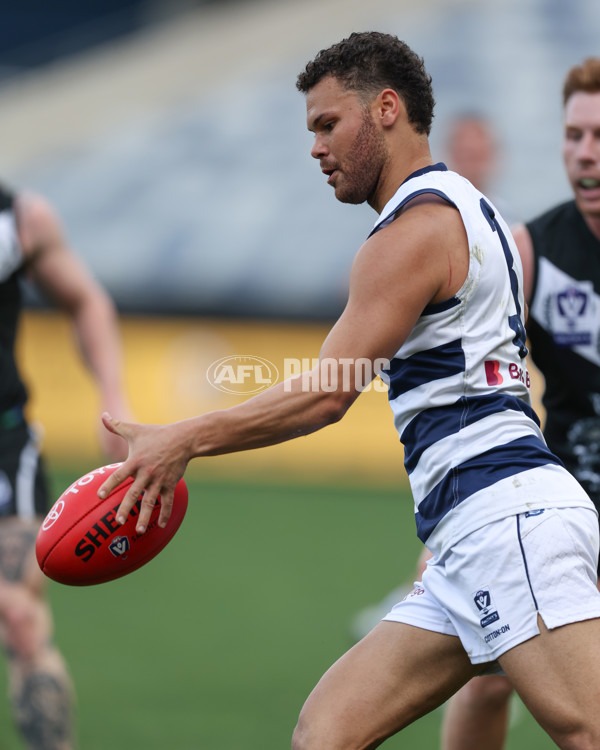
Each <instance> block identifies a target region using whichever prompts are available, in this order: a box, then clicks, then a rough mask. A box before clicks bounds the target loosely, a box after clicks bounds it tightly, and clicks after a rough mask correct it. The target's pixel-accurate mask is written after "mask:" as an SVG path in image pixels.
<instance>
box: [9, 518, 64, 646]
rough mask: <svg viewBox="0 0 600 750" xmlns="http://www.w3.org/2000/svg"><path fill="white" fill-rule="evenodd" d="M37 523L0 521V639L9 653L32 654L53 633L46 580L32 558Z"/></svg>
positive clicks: (29, 521)
mask: <svg viewBox="0 0 600 750" xmlns="http://www.w3.org/2000/svg"><path fill="white" fill-rule="evenodd" d="M38 526H39V522H38V521H34V520H27V521H26V520H22V519H19V518H16V517H10V518H7V519H3V520H1V521H0V639H1V641H2V643H3V645H4V646H5V647H6V648H8V649H9V650H10V651H11V652H14V653H15V654H18V655H22V656H31V655H33V654H35V653H36V652H37V651H38V650H39V649H40V648H41V647H42V646H43V644H44V643H45V642H46V641H47V639H48V637H49V636H50V634H51V631H52V619H51V615H50V609H49V606H48V603H47V601H46V596H45V592H46V581H45V578H44V575H43V574H42V572H41V570H40V569H39V566H38V564H37V561H36V559H35V539H36V534H37V528H38Z"/></svg>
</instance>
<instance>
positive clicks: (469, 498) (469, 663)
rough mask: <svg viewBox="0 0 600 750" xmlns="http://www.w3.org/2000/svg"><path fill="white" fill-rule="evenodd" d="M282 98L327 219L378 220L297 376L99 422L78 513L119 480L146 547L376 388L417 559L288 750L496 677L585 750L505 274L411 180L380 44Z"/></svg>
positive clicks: (453, 194) (583, 616) (574, 503)
mask: <svg viewBox="0 0 600 750" xmlns="http://www.w3.org/2000/svg"><path fill="white" fill-rule="evenodd" d="M297 85H298V88H299V89H300V91H302V92H303V93H304V94H305V95H306V109H307V124H308V128H309V130H310V131H312V132H313V134H314V143H313V146H312V150H311V154H312V156H313V157H314V158H315V159H318V160H319V163H320V167H321V171H322V172H323V173H324V174H325V175H326V177H327V182H328V183H329V184H330V185H331V186H332V187H333V189H334V191H335V195H336V197H337V198H338V200H340V201H342V202H345V203H354V204H359V203H363V202H365V201H366V202H368V204H369V205H370V206H371V207H372V208H373V209H374V210H375V211H376V212H377V213H378V214H379V216H378V218H377V220H376V223H375V227H374V229H373V232H372V233H371V235H370V236H369V238H368V239H367V240H366V242H365V243H364V244H363V245H362V247H361V248H360V250H359V251H358V253H357V255H356V257H355V260H354V264H353V268H352V274H351V281H350V293H349V298H348V304H347V306H346V308H345V310H344V312H343V313H342V315H341V317H340V318H339V320H338V321H337V323H336V324H335V325H334V327H333V328H332V330H331V331H330V333H329V335H328V336H327V338H326V340H325V342H324V344H323V347H322V349H321V354H320V361H319V364H317V366H316V367H315V368H314V369H313V370H312V371H311V372H310V373H306V374H303V375H300V376H298V377H296V378H291V379H290V380H287V381H284V382H283V383H280V384H278V385H275V386H273V387H272V388H270V389H269V390H267V391H264V392H263V393H261V394H259V395H257V396H255V397H254V398H251V399H249V400H247V401H246V402H244V403H243V404H240V405H237V406H234V407H232V408H230V409H224V410H219V411H215V412H210V413H207V414H204V415H201V416H198V417H194V418H191V419H187V420H182V421H180V422H175V423H172V424H166V425H140V424H133V423H125V422H122V421H119V420H117V419H114V418H112V417H111V416H110V415H108V414H106V415H104V418H103V419H104V424H105V425H106V427H107V428H108V429H109V430H110V431H111V432H114V433H116V434H119V435H121V436H122V437H125V438H126V439H127V441H128V443H129V456H128V458H127V461H125V462H124V463H123V465H122V466H120V467H119V468H118V469H116V470H115V472H114V473H113V474H112V475H111V477H110V478H108V479H107V480H106V482H105V483H104V485H103V487H102V488H101V489H100V490H99V492H100V494H101V496H106V494H107V493H109V492H110V491H111V490H112V489H113V488H114V487H116V486H117V485H118V484H120V483H121V482H122V481H124V480H125V479H126V478H127V477H129V476H131V477H133V482H132V484H131V486H130V488H129V490H128V491H127V493H126V495H125V498H124V500H123V502H122V503H121V506H120V508H119V510H118V512H117V519H118V520H120V521H121V522H122V521H124V520H125V518H126V516H127V514H128V512H129V511H130V509H131V508H132V506H133V504H134V503H135V502H136V500H137V498H138V497H139V495H140V493H141V492H144V497H143V500H142V504H141V509H140V513H139V517H138V525H137V531H138V533H143V532H144V531H145V530H146V527H147V524H148V520H149V518H150V515H151V512H152V509H153V507H154V504H155V501H156V498H157V496H158V494H160V495H161V509H160V515H159V523H160V524H161V525H164V524H166V523H167V522H168V517H169V513H170V508H171V506H172V499H173V490H174V487H175V484H176V482H177V481H178V480H179V478H180V477H181V476H182V475H183V473H184V471H185V469H186V466H187V464H188V462H189V461H190V460H191V459H192V458H194V457H199V456H209V455H218V454H224V453H230V452H233V451H240V450H248V449H252V448H259V447H262V446H266V445H273V444H275V443H279V442H282V441H284V440H289V439H292V438H297V437H300V436H302V435H307V434H309V433H311V432H314V431H315V430H318V429H320V428H322V427H324V426H326V425H328V424H330V423H333V422H336V421H338V420H339V419H341V418H342V417H343V415H344V414H345V413H346V411H347V410H348V408H349V407H350V406H351V404H352V403H353V402H354V400H355V399H356V398H357V397H358V395H359V394H360V393H361V392H362V389H363V387H364V385H365V379H366V380H367V381H369V380H370V378H371V377H373V375H374V373H376V372H378V371H380V370H381V369H382V368H383V370H384V373H385V377H386V378H387V379H388V381H389V397H390V404H391V407H392V412H393V415H394V421H395V425H396V427H397V429H398V432H399V434H400V436H401V439H402V442H403V443H404V446H405V463H406V467H407V470H408V472H409V477H410V481H411V488H412V492H413V496H414V499H415V512H416V523H417V532H418V535H419V538H420V539H421V541H422V542H423V543H425V544H426V545H427V547H428V548H429V549H431V551H432V552H433V554H434V558H433V560H431V561H430V562H429V564H428V566H427V570H426V571H425V573H424V575H423V581H422V584H420V585H419V586H417V587H415V589H414V590H413V594H412V596H409V597H407V598H406V599H405V600H404V601H402V602H400V603H398V604H397V605H395V607H394V608H393V609H392V610H391V611H390V612H389V613H388V614H387V615H386V618H385V621H384V622H381V623H379V624H378V625H376V626H375V628H374V629H373V630H372V631H371V632H370V633H369V634H368V635H367V636H365V638H363V639H362V640H361V641H360V642H359V643H357V644H356V645H355V646H354V647H353V648H352V649H351V650H350V651H348V652H347V653H346V654H344V655H343V656H342V657H341V658H340V659H339V660H338V661H337V662H336V663H335V664H334V665H333V666H332V667H331V668H330V669H329V670H328V671H327V672H326V674H325V675H324V676H323V678H322V679H321V681H320V682H319V683H318V685H317V686H316V688H315V689H314V690H313V692H312V693H311V695H310V696H309V698H308V700H307V701H306V703H305V705H304V707H303V709H302V711H301V714H300V719H299V722H298V725H297V727H296V730H295V732H294V737H293V748H294V750H352V749H354V750H359V749H364V750H366V749H367V748H374V747H377V746H378V745H380V744H381V743H382V742H383V741H384V740H385V739H386V738H387V737H389V736H391V735H393V734H395V733H396V732H398V731H399V730H401V729H402V728H403V727H405V726H406V725H407V724H409V723H411V722H413V721H415V720H416V719H418V718H419V717H420V716H422V715H423V714H425V713H427V712H429V711H431V710H433V709H434V708H436V707H437V706H439V705H441V704H442V703H443V702H444V701H445V700H446V699H447V698H448V697H449V696H450V695H452V694H453V693H455V692H456V691H457V690H458V689H459V688H460V687H461V686H462V685H464V684H465V683H466V682H467V681H468V680H470V679H471V678H472V677H474V676H475V675H477V674H481V673H482V672H484V671H490V670H491V671H493V670H496V669H498V668H501V669H503V670H504V671H505V672H506V674H507V675H508V676H509V677H510V679H511V682H512V683H513V684H514V685H515V687H516V689H517V690H518V692H519V694H520V696H521V697H522V699H523V700H524V702H525V704H526V705H527V706H528V707H529V708H530V710H531V711H532V713H533V714H534V716H535V717H536V719H537V720H538V722H539V723H540V724H541V725H542V727H543V728H544V729H545V730H546V731H547V732H548V734H549V735H550V736H551V737H552V739H553V740H554V741H555V742H556V743H557V744H558V745H559V747H561V748H564V749H566V748H568V749H569V750H589V749H590V748H597V747H600V714H598V711H597V710H596V707H597V705H598V703H599V702H600V593H599V592H598V590H597V589H596V585H595V582H596V575H595V572H596V561H597V558H598V547H599V536H598V522H597V513H596V509H595V508H594V506H593V504H592V502H591V500H590V499H589V497H588V496H587V495H586V493H585V492H584V491H583V489H582V488H581V486H580V485H579V484H578V483H577V481H576V480H575V479H574V478H573V477H572V476H571V475H570V474H569V473H568V472H567V471H566V470H565V469H564V468H563V467H562V465H561V464H560V461H559V460H558V459H557V458H556V457H555V456H554V455H553V454H552V453H551V452H550V451H549V450H548V448H547V446H546V444H545V442H544V440H543V437H542V434H541V430H540V427H539V422H538V421H537V418H536V417H535V414H534V413H533V411H532V409H531V406H530V403H529V400H530V399H529V391H528V387H527V376H526V366H525V357H526V354H527V349H526V346H525V328H524V308H525V302H524V298H523V292H522V267H521V263H520V260H519V256H518V251H517V249H516V246H515V244H514V241H513V239H512V237H511V235H510V232H509V230H508V226H507V225H506V223H505V222H504V220H503V219H502V218H501V217H500V216H499V215H498V213H497V212H496V211H495V209H494V207H493V206H492V205H491V204H490V202H489V201H488V200H487V199H486V198H485V197H484V196H483V195H482V194H481V193H480V192H479V191H478V190H476V188H474V187H473V186H472V185H471V184H470V183H469V182H468V181H467V180H465V179H464V178H462V177H460V176H459V175H457V174H456V173H454V172H450V171H448V170H447V169H446V167H445V165H443V164H440V163H437V164H436V163H434V162H433V159H432V157H431V153H430V149H429V139H428V135H429V130H430V126H431V121H432V117H433V94H432V90H431V79H430V77H429V76H428V75H427V73H426V71H425V69H424V66H423V61H422V60H421V59H420V58H419V57H418V56H417V55H415V54H414V52H412V50H410V49H409V48H408V47H407V46H406V45H405V44H403V43H402V42H400V41H399V40H398V39H397V38H396V37H393V36H391V35H388V34H379V33H376V32H368V33H363V34H352V35H351V36H350V37H349V38H348V39H346V40H343V41H342V42H340V43H338V44H336V45H333V46H332V47H330V48H329V49H327V50H323V51H321V52H320V53H319V54H318V55H317V57H316V58H315V59H314V60H313V61H312V62H310V63H308V65H307V66H306V69H305V70H304V71H303V72H302V73H301V74H300V76H299V77H298V81H297ZM365 375H366V376H367V377H366V378H365ZM590 529H592V530H593V533H590ZM241 627H243V625H242V626H241Z"/></svg>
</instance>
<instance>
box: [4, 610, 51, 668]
mask: <svg viewBox="0 0 600 750" xmlns="http://www.w3.org/2000/svg"><path fill="white" fill-rule="evenodd" d="M2 626H3V627H2V630H3V640H4V646H5V648H6V650H7V651H8V653H9V654H10V655H11V656H12V657H13V658H19V659H28V660H29V659H35V657H36V656H37V655H38V654H39V653H40V651H42V650H43V649H44V648H45V647H46V646H47V644H48V641H49V640H50V638H51V630H52V628H51V623H50V617H49V614H48V613H47V611H46V607H45V606H44V605H43V603H42V602H40V601H39V600H38V599H37V598H36V597H34V596H32V595H25V596H20V597H19V598H15V600H14V601H13V602H10V603H9V604H7V606H6V607H5V608H4V610H3V612H2Z"/></svg>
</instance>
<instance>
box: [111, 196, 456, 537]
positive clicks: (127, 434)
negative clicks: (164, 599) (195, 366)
mask: <svg viewBox="0 0 600 750" xmlns="http://www.w3.org/2000/svg"><path fill="white" fill-rule="evenodd" d="M468 255H469V254H468V245H467V240H466V233H465V230H464V226H463V224H462V221H461V220H460V216H459V214H458V212H457V211H456V210H455V209H454V208H452V207H450V206H448V205H447V204H439V203H437V202H435V201H426V202H421V203H420V204H419V205H414V206H413V207H411V208H410V210H408V211H406V213H405V214H403V215H402V216H401V217H400V218H398V219H396V221H394V222H392V224H390V225H389V226H387V227H386V228H385V229H382V230H381V231H379V232H377V233H376V234H374V235H373V236H372V237H370V238H369V239H368V240H367V242H366V243H365V244H364V245H363V247H362V248H361V249H360V251H359V252H358V254H357V257H356V258H355V261H354V264H353V268H352V273H351V279H350V294H349V299H348V304H347V305H346V308H345V310H344V312H343V313H342V315H341V317H340V319H339V320H338V321H337V323H336V324H335V325H334V327H333V328H332V330H331V331H330V333H329V335H328V336H327V338H326V340H325V342H324V344H323V347H322V349H321V352H320V361H319V364H318V365H317V367H316V368H315V369H314V370H313V371H312V372H311V373H309V374H308V375H306V376H297V377H296V378H292V379H291V380H288V381H285V382H284V383H279V384H277V385H276V386H274V387H272V388H270V389H268V390H267V391H264V392H263V393H260V394H258V395H257V396H254V397H253V398H250V399H248V400H247V401H245V402H244V403H242V404H239V405H237V406H234V407H232V408H230V409H224V410H221V411H214V412H209V413H207V414H203V415H201V416H198V417H193V418H191V419H188V420H183V421H181V422H176V423H172V424H167V425H138V424H127V423H122V422H118V421H116V420H113V419H112V418H111V417H110V416H109V415H105V416H104V417H103V421H104V424H105V426H106V427H107V429H109V430H111V431H112V432H115V433H116V434H119V435H121V436H122V437H124V438H125V439H126V440H127V441H128V444H129V457H128V459H127V461H126V462H125V463H123V465H122V466H121V467H119V469H117V470H116V471H115V472H114V473H113V474H112V475H111V476H110V477H109V478H108V479H107V481H106V482H105V484H104V485H103V486H102V487H101V488H100V491H99V492H100V493H104V494H108V493H109V492H110V491H112V489H114V488H115V487H116V486H117V485H118V484H120V483H121V482H123V481H124V480H125V479H126V478H127V477H130V476H131V477H133V483H132V485H131V487H130V489H129V491H128V492H127V494H126V495H125V498H124V500H123V503H122V504H121V508H120V510H119V513H118V516H119V517H120V518H121V519H124V518H125V517H126V515H127V513H128V512H129V510H130V508H131V507H132V505H133V503H134V502H135V501H136V500H137V498H138V497H139V496H140V494H141V493H142V492H143V493H144V499H143V501H142V509H141V512H140V516H139V527H138V531H139V532H143V531H144V530H145V526H146V524H147V521H148V518H149V516H150V513H151V510H152V508H153V507H154V504H155V502H156V498H157V496H158V495H159V494H160V496H161V513H160V518H159V524H161V525H164V524H165V523H166V521H167V519H168V516H169V512H170V506H171V504H172V498H173V490H174V487H175V485H176V483H177V481H178V480H179V479H180V478H181V477H182V476H183V473H184V471H185V469H186V466H187V463H188V462H189V460H190V459H191V458H194V457H199V456H211V455H220V454H224V453H231V452H235V451H242V450H249V449H253V448H260V447H263V446H267V445H274V444H276V443H280V442H282V441H285V440H290V439H292V438H296V437H300V436H302V435H308V434H310V433H311V432H314V431H316V430H319V429H321V428H322V427H324V426H326V425H328V424H331V423H332V422H335V421H337V420H339V419H341V418H342V416H343V415H344V414H345V413H346V411H347V410H348V408H349V407H350V405H351V404H352V403H353V402H354V400H355V399H356V398H357V396H358V395H359V393H360V389H357V388H356V382H357V379H356V378H354V370H353V368H352V365H350V377H349V378H344V367H346V368H347V367H348V365H344V364H343V363H357V362H359V361H360V362H361V363H364V362H369V363H371V372H370V373H369V377H370V378H372V377H373V376H374V375H375V374H376V372H375V367H374V365H375V363H376V362H382V361H386V360H387V361H389V360H391V359H392V358H393V356H394V355H395V354H396V352H397V351H398V349H399V348H400V346H401V345H402V343H403V342H404V340H405V339H406V337H407V336H408V334H409V333H410V331H411V330H412V328H413V326H414V325H415V323H416V321H417V320H418V318H419V316H420V315H421V312H422V310H423V308H424V307H425V306H426V305H427V304H429V303H430V302H438V301H442V300H445V299H448V298H449V297H451V296H452V295H453V294H454V293H456V291H457V290H458V289H459V288H460V286H462V283H463V282H464V278H465V276H466V272H467V269H468ZM323 361H328V362H334V363H338V378H337V382H336V387H335V388H333V389H332V388H325V387H321V386H322V385H323V383H322V382H321V381H320V374H321V373H320V364H321V363H322V362H323ZM346 372H347V369H346Z"/></svg>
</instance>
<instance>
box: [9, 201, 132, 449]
mask: <svg viewBox="0 0 600 750" xmlns="http://www.w3.org/2000/svg"><path fill="white" fill-rule="evenodd" d="M15 209H16V216H17V230H18V234H19V240H20V244H21V248H22V252H23V255H24V258H25V268H26V272H27V275H28V277H29V278H30V279H31V280H32V281H33V282H34V283H35V284H36V285H37V286H38V287H39V288H40V289H41V290H42V291H43V292H44V293H45V294H46V295H48V297H49V298H50V299H51V300H52V301H53V302H54V303H56V304H57V305H58V306H60V307H61V308H62V309H63V310H64V311H65V312H66V313H67V314H68V315H69V316H70V318H71V320H72V322H73V326H74V335H75V340H76V345H77V349H78V351H79V353H80V356H81V358H82V360H83V362H84V364H85V365H86V367H87V368H88V369H89V370H90V371H91V373H92V375H93V377H94V379H95V382H96V385H97V388H98V391H99V396H100V402H101V410H105V409H108V410H111V411H113V413H114V414H115V415H119V416H122V417H123V418H127V417H128V415H129V408H128V405H127V401H126V397H125V391H124V387H123V369H122V349H121V337H120V331H119V325H118V318H117V313H116V310H115V306H114V304H113V302H112V300H111V299H110V297H109V295H108V294H107V293H106V292H105V290H104V289H103V288H102V286H101V285H100V284H99V283H98V282H97V281H96V280H95V279H94V278H93V276H92V275H91V273H90V272H89V271H88V269H87V268H86V267H85V265H84V264H83V262H82V261H81V260H80V258H79V257H78V256H77V255H76V254H75V253H74V252H73V251H72V250H71V248H70V247H69V244H68V241H67V238H66V236H65V233H64V231H63V228H62V226H61V222H60V220H59V218H58V216H57V214H56V212H55V210H54V209H53V208H52V206H51V205H50V204H49V202H48V201H47V200H46V199H45V198H43V197H41V196H39V195H36V194H31V193H23V194H21V195H19V197H18V198H17V203H16V206H15ZM107 438H108V439H107ZM101 439H102V442H103V448H104V450H105V451H106V452H107V453H108V455H110V456H111V457H113V458H117V457H122V456H123V455H124V453H125V452H126V451H125V448H126V446H125V444H124V442H123V441H122V440H120V439H117V438H116V437H115V436H114V435H112V436H111V435H110V434H109V433H106V431H105V430H103V431H102V434H101Z"/></svg>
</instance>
